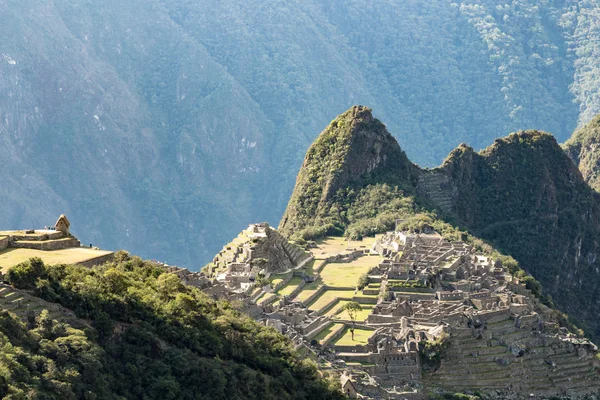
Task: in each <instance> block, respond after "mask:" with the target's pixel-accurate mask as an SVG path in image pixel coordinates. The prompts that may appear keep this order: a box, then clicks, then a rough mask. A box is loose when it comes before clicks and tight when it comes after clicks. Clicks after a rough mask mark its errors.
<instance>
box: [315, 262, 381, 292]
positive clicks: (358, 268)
mask: <svg viewBox="0 0 600 400" xmlns="http://www.w3.org/2000/svg"><path fill="white" fill-rule="evenodd" d="M381 260H382V258H381V257H379V256H364V257H360V258H357V259H356V260H354V261H352V262H349V263H330V264H327V265H325V267H324V268H323V270H322V271H321V280H322V281H323V284H325V285H327V286H330V287H355V286H356V285H357V284H358V279H359V278H360V277H361V276H362V275H364V274H366V273H368V272H369V271H370V270H371V268H373V267H375V266H377V265H379V263H380V262H381Z"/></svg>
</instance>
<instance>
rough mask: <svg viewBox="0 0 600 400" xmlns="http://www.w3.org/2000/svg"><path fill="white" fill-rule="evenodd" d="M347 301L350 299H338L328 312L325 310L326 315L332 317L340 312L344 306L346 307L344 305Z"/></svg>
mask: <svg viewBox="0 0 600 400" xmlns="http://www.w3.org/2000/svg"><path fill="white" fill-rule="evenodd" d="M347 303H350V300H338V302H337V303H335V304H334V305H333V307H331V308H330V309H329V310H327V312H325V315H326V316H328V317H331V316H332V315H336V314H338V313H340V312H341V311H342V307H344V305H345V304H347Z"/></svg>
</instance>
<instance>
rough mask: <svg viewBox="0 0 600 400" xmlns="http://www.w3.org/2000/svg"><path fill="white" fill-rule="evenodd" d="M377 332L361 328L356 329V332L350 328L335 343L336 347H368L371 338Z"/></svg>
mask: <svg viewBox="0 0 600 400" xmlns="http://www.w3.org/2000/svg"><path fill="white" fill-rule="evenodd" d="M374 332H375V331H372V330H368V329H361V328H354V332H351V331H350V328H346V330H345V331H344V333H343V334H342V335H341V336H340V338H339V339H337V340H336V341H335V343H334V345H336V346H357V345H366V344H367V343H368V341H369V338H370V337H371V336H372V335H373V333H374Z"/></svg>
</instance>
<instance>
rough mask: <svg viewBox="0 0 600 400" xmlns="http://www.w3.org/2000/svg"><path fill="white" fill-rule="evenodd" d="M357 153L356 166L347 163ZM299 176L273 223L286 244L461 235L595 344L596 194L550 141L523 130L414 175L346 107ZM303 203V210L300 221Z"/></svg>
mask: <svg viewBox="0 0 600 400" xmlns="http://www.w3.org/2000/svg"><path fill="white" fill-rule="evenodd" d="M365 121H369V123H368V124H365ZM346 126H349V127H351V128H350V129H344V127H346ZM366 130H370V132H366ZM363 137H368V138H370V143H373V144H379V143H382V142H386V146H385V149H386V150H385V153H384V155H383V156H381V157H378V156H377V154H378V151H380V150H379V147H378V146H377V145H375V146H373V147H365V146H364V141H362V140H361V138H363ZM331 138H334V139H331ZM323 143H329V144H330V146H329V147H328V148H327V151H326V153H323V154H322V156H321V157H314V154H316V152H317V150H318V149H319V148H321V145H322V144H323ZM361 152H362V154H364V156H363V157H362V158H357V157H356V156H355V155H354V154H357V153H361ZM391 157H395V160H393V159H391ZM376 160H385V162H380V163H376V162H375V161H376ZM351 163H352V164H353V165H354V167H353V168H354V169H353V171H354V173H353V174H352V175H351V179H346V180H341V181H340V182H341V184H340V185H332V184H331V183H330V182H332V181H334V182H335V179H330V177H337V176H348V174H346V173H345V172H344V169H345V168H347V167H346V166H347V165H349V164H351ZM323 165H326V166H327V168H324V167H323ZM369 166H373V167H374V168H373V169H372V170H371V169H370V168H369ZM311 171H320V172H319V174H317V175H311ZM298 176H299V177H298V180H297V183H296V188H295V190H294V194H293V195H292V198H291V200H290V204H289V206H288V209H287V210H286V213H285V215H284V217H283V219H282V221H281V224H280V230H281V232H283V233H285V234H286V235H289V236H290V237H292V238H294V239H296V240H310V239H315V238H317V237H319V236H322V235H324V234H331V233H340V234H342V233H344V234H345V235H346V236H349V237H351V238H360V237H362V236H364V235H372V234H374V233H378V232H383V231H386V230H391V229H393V228H394V226H395V224H398V225H399V226H400V227H402V228H411V229H417V230H419V229H423V228H424V227H427V226H432V227H434V228H435V229H436V230H438V231H440V232H442V233H446V234H449V235H454V236H455V237H461V238H462V239H463V240H464V238H465V237H466V236H467V234H466V232H464V231H463V232H462V233H461V231H460V229H462V230H468V232H469V234H470V235H473V237H477V238H480V239H484V240H485V241H486V242H488V243H490V244H492V245H493V247H494V248H496V249H497V250H500V251H502V252H504V253H505V254H510V255H511V256H513V257H514V258H515V259H516V260H517V261H518V262H519V263H520V265H521V267H522V268H524V269H525V270H526V271H527V272H529V273H531V274H532V275H533V276H534V277H535V278H536V279H537V280H539V282H540V283H541V285H542V287H543V288H544V290H545V292H546V294H549V295H550V296H551V297H552V300H553V301H554V302H555V303H556V305H557V306H558V307H559V308H560V309H561V310H563V311H564V312H566V313H568V314H569V315H571V316H572V317H573V318H574V320H576V321H578V322H579V323H580V324H581V325H582V326H585V327H587V328H588V331H589V334H590V335H593V336H594V337H598V336H599V335H600V324H599V323H598V321H597V318H596V311H595V310H597V309H598V306H600V280H598V277H597V274H598V270H600V261H598V259H597V254H598V252H599V251H600V249H599V248H598V246H599V245H600V234H599V233H598V232H600V197H599V196H600V195H599V194H597V193H596V192H595V191H594V190H593V189H592V188H590V187H589V185H587V183H586V182H585V181H584V179H583V177H582V175H581V173H580V172H579V170H578V169H577V167H576V166H575V165H574V164H573V162H572V161H571V159H570V158H569V156H568V155H567V154H566V153H565V152H564V151H563V150H562V148H561V147H560V146H559V144H558V143H557V142H556V139H555V138H554V137H553V136H551V135H549V134H547V133H544V132H539V131H521V132H518V133H513V134H511V135H509V136H507V137H505V138H502V139H497V140H496V141H495V142H494V143H493V144H492V145H491V146H489V147H487V148H486V149H484V150H482V151H481V152H476V151H474V150H473V149H472V148H471V147H469V146H467V145H461V146H459V147H458V148H457V149H455V150H453V151H452V152H451V153H450V155H449V156H448V157H447V158H446V160H445V161H444V163H443V164H442V165H441V166H439V167H437V168H434V169H421V168H419V167H417V166H416V165H414V164H412V163H410V162H409V161H408V159H407V158H406V156H405V155H404V153H403V152H402V150H401V149H400V146H399V145H398V143H397V142H396V141H395V139H392V138H391V136H390V134H389V133H388V132H387V130H386V129H385V127H384V126H383V125H382V124H381V123H380V122H379V121H377V120H376V119H373V117H372V116H371V111H370V110H369V109H366V108H364V107H354V108H352V109H351V110H350V111H349V112H347V113H345V114H342V115H341V116H340V117H338V118H337V119H336V120H335V121H334V122H333V123H332V124H331V125H330V126H329V127H328V128H327V129H325V131H323V133H321V135H320V137H319V139H317V141H316V142H315V144H314V145H313V146H311V148H310V149H309V151H308V153H307V156H306V159H305V162H304V164H303V165H302V168H301V170H300V173H299V175H298ZM301 204H308V208H307V212H304V211H302V210H303V209H302V208H301V207H300V205H301ZM299 210H300V211H299ZM444 221H445V222H444ZM480 245H483V244H482V243H480ZM547 301H548V299H547Z"/></svg>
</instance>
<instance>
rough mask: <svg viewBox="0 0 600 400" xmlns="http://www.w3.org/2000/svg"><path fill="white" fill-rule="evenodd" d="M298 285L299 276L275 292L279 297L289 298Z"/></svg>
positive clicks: (299, 281)
mask: <svg viewBox="0 0 600 400" xmlns="http://www.w3.org/2000/svg"><path fill="white" fill-rule="evenodd" d="M300 283H302V278H301V277H299V276H294V277H293V278H292V279H291V280H290V281H289V282H288V283H287V284H286V285H285V286H284V287H282V288H281V289H279V290H278V291H277V294H278V295H280V296H289V295H291V294H292V292H293V291H294V290H296V289H297V288H298V285H300Z"/></svg>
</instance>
